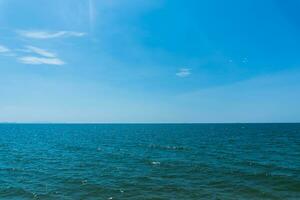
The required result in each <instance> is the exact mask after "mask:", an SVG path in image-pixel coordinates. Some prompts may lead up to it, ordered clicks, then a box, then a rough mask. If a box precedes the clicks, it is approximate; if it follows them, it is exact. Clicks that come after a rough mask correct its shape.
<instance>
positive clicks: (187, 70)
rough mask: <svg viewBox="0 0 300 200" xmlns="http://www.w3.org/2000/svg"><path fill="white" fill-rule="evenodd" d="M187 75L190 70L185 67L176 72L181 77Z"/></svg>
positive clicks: (189, 73)
mask: <svg viewBox="0 0 300 200" xmlns="http://www.w3.org/2000/svg"><path fill="white" fill-rule="evenodd" d="M189 75H191V70H190V69H187V68H181V69H179V71H178V72H177V73H176V76H178V77H181V78H184V77H188V76H189Z"/></svg>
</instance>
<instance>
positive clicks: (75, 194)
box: [0, 124, 300, 200]
mask: <svg viewBox="0 0 300 200" xmlns="http://www.w3.org/2000/svg"><path fill="white" fill-rule="evenodd" d="M0 199H16V200H17V199H18V200H19V199H222V200H223V199H295V200H296V199H300V124H191V125H180V124H178V125H133V124H132V125H50V124H49V125H46V124H45V125H21V124H0Z"/></svg>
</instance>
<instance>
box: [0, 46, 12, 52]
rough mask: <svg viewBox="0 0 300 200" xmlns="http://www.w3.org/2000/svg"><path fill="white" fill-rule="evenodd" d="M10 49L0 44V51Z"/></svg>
mask: <svg viewBox="0 0 300 200" xmlns="http://www.w3.org/2000/svg"><path fill="white" fill-rule="evenodd" d="M9 52H10V49H9V48H7V47H6V46H3V45H0V53H9Z"/></svg>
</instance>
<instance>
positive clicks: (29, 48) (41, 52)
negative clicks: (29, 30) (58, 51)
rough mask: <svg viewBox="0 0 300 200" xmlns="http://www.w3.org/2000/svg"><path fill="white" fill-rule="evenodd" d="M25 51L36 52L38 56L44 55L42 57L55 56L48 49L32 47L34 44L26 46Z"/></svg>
mask: <svg viewBox="0 0 300 200" xmlns="http://www.w3.org/2000/svg"><path fill="white" fill-rule="evenodd" d="M25 51H26V52H32V53H36V54H38V55H40V56H44V57H48V58H55V57H56V55H55V53H52V52H49V51H48V50H45V49H41V48H38V47H34V46H26V49H25Z"/></svg>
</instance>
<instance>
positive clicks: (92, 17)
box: [89, 0, 95, 31]
mask: <svg viewBox="0 0 300 200" xmlns="http://www.w3.org/2000/svg"><path fill="white" fill-rule="evenodd" d="M94 6H95V5H94V1H93V0H89V25H90V31H93V29H94V23H95V8H94Z"/></svg>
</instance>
